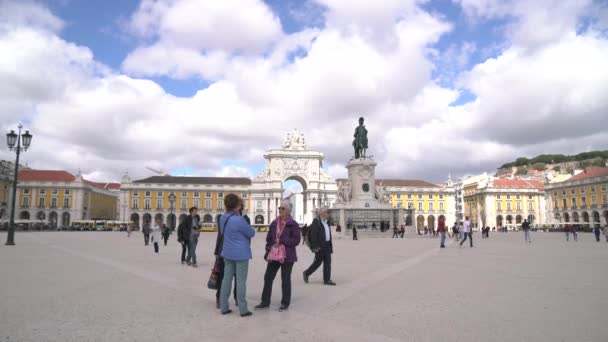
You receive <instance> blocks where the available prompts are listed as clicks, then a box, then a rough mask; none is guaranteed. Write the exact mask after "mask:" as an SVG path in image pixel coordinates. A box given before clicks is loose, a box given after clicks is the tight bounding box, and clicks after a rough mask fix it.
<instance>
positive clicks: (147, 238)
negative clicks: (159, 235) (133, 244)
mask: <svg viewBox="0 0 608 342" xmlns="http://www.w3.org/2000/svg"><path fill="white" fill-rule="evenodd" d="M141 232H142V233H143V234H144V243H145V244H146V246H147V245H148V242H149V241H150V223H149V222H144V225H143V227H142V228H141Z"/></svg>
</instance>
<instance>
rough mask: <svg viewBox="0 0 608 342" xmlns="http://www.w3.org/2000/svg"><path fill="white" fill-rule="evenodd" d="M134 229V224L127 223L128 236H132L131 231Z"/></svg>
mask: <svg viewBox="0 0 608 342" xmlns="http://www.w3.org/2000/svg"><path fill="white" fill-rule="evenodd" d="M132 230H133V225H132V224H127V237H128V238H130V237H131V231H132Z"/></svg>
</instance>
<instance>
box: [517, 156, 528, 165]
mask: <svg viewBox="0 0 608 342" xmlns="http://www.w3.org/2000/svg"><path fill="white" fill-rule="evenodd" d="M528 164H530V159H528V158H525V157H521V158H517V159H516V160H515V166H524V165H528Z"/></svg>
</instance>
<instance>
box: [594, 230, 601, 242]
mask: <svg viewBox="0 0 608 342" xmlns="http://www.w3.org/2000/svg"><path fill="white" fill-rule="evenodd" d="M593 233H594V234H595V241H597V242H600V230H599V229H594V230H593Z"/></svg>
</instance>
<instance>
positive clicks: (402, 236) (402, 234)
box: [400, 225, 405, 239]
mask: <svg viewBox="0 0 608 342" xmlns="http://www.w3.org/2000/svg"><path fill="white" fill-rule="evenodd" d="M400 233H401V238H402V239H403V238H404V237H405V226H404V225H401V232H400Z"/></svg>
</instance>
